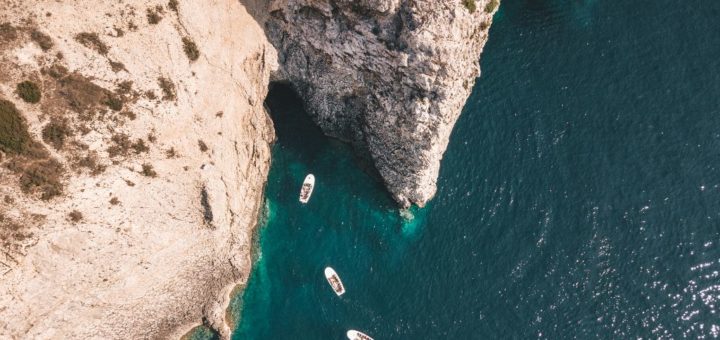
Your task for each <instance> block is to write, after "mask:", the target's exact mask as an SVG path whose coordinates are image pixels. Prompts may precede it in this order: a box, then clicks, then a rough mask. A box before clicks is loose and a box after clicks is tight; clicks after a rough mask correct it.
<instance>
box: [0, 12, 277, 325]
mask: <svg viewBox="0 0 720 340" xmlns="http://www.w3.org/2000/svg"><path fill="white" fill-rule="evenodd" d="M263 37H264V34H263V31H262V29H261V27H260V26H259V25H258V24H257V23H256V21H255V20H254V19H253V18H252V17H251V16H250V15H249V14H248V13H247V12H246V11H245V9H244V8H243V6H242V5H241V4H240V3H239V2H237V1H236V0H211V1H202V2H193V1H180V2H177V1H169V2H168V1H167V0H162V1H160V0H158V1H147V0H124V1H120V2H118V1H99V0H98V1H86V0H63V1H57V0H5V1H2V2H0V338H1V339H156V338H165V337H167V338H179V337H180V335H182V334H183V333H185V332H187V331H188V330H189V329H190V328H191V327H192V326H194V325H196V324H198V323H200V322H201V321H202V320H206V322H207V323H209V324H210V325H211V326H212V327H213V328H215V329H217V330H218V331H220V333H221V335H223V337H224V338H228V335H229V332H230V329H229V328H228V326H227V325H226V323H225V321H224V318H225V307H226V306H227V303H228V300H229V294H230V291H231V290H232V288H233V287H234V286H235V285H236V284H238V283H243V282H244V281H245V280H246V279H247V277H248V275H249V272H250V268H251V256H250V255H251V254H250V252H251V249H252V244H251V240H252V233H253V227H254V226H255V224H256V222H257V216H258V211H259V209H260V207H261V204H260V202H261V201H262V193H263V187H264V183H265V181H266V177H267V172H268V168H269V162H270V147H269V146H270V143H271V142H272V141H273V139H274V133H273V128H272V123H271V121H270V120H269V118H268V116H267V114H266V112H265V111H264V109H263V100H264V98H265V95H266V92H267V86H268V82H269V77H270V72H271V71H272V70H273V69H274V68H276V66H275V65H276V57H275V52H274V48H273V47H272V46H271V45H270V44H269V43H268V42H267V41H266V40H265V39H264V38H263Z"/></svg>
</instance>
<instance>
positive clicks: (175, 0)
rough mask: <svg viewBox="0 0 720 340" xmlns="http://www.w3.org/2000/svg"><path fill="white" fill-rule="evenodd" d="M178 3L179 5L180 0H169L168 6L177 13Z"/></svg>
mask: <svg viewBox="0 0 720 340" xmlns="http://www.w3.org/2000/svg"><path fill="white" fill-rule="evenodd" d="M178 5H179V4H178V0H170V1H169V2H168V8H170V9H171V10H173V11H174V12H175V13H177V11H178Z"/></svg>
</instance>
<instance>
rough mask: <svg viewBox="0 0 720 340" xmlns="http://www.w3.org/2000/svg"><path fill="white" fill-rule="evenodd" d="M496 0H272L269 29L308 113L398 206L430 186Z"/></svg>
mask: <svg viewBox="0 0 720 340" xmlns="http://www.w3.org/2000/svg"><path fill="white" fill-rule="evenodd" d="M497 7H498V2H497V0H477V1H474V0H464V1H460V0H271V1H270V5H269V13H270V14H269V18H268V20H267V23H266V25H265V26H266V34H267V35H268V37H269V39H270V41H271V42H272V43H273V44H274V45H275V47H276V48H277V50H278V54H279V62H280V64H281V69H280V72H279V73H278V74H277V75H276V76H277V79H278V80H286V81H289V82H290V83H291V84H292V85H293V86H294V87H295V89H296V90H297V91H298V92H299V93H300V97H302V98H304V100H305V101H306V107H307V109H308V111H309V112H310V113H311V114H312V116H313V118H314V120H315V121H316V122H317V124H319V125H320V127H322V128H323V130H324V131H325V132H326V133H327V134H329V135H331V136H335V137H338V138H341V139H344V140H348V141H350V142H351V143H352V144H353V145H354V146H355V147H356V149H357V150H359V151H360V153H361V154H364V155H366V156H368V157H370V158H371V159H372V161H373V163H374V164H375V167H376V168H377V170H378V172H379V173H380V175H381V177H382V179H383V180H384V182H385V184H386V186H387V188H388V189H389V191H390V192H391V194H392V195H393V196H394V197H395V199H396V200H397V201H398V202H399V203H400V204H401V205H403V206H408V205H410V204H413V203H414V204H418V205H421V206H422V205H424V204H425V203H426V202H427V201H428V200H429V199H430V198H432V196H433V195H434V194H435V191H436V184H435V182H436V179H437V176H438V171H439V167H440V160H441V158H442V155H443V152H444V151H445V148H446V146H447V144H448V138H449V136H450V132H451V130H452V127H453V125H454V123H455V121H456V120H457V118H458V116H459V114H460V111H461V109H462V106H463V104H464V103H465V101H466V99H467V97H468V96H469V94H470V91H471V89H472V87H473V84H474V81H475V78H476V77H478V76H479V75H480V68H479V65H478V59H479V56H480V53H481V51H482V49H483V46H484V44H485V42H486V41H487V37H488V29H489V27H490V23H491V21H492V16H493V14H494V12H495V11H496V10H497Z"/></svg>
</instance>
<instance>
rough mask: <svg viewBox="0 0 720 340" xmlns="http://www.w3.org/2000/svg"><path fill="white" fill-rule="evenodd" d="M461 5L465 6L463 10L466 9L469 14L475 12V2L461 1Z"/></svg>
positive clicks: (471, 0) (469, 0)
mask: <svg viewBox="0 0 720 340" xmlns="http://www.w3.org/2000/svg"><path fill="white" fill-rule="evenodd" d="M463 5H465V8H467V9H468V11H470V13H475V10H477V5H476V4H475V0H463Z"/></svg>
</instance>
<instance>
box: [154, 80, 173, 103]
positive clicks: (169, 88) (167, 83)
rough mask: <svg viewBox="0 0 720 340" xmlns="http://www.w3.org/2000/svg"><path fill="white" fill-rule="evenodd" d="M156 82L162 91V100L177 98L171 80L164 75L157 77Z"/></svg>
mask: <svg viewBox="0 0 720 340" xmlns="http://www.w3.org/2000/svg"><path fill="white" fill-rule="evenodd" d="M158 84H159V85H160V89H161V90H162V92H163V97H162V99H163V100H175V99H177V93H176V92H175V84H173V82H172V80H170V79H168V78H165V77H160V78H158Z"/></svg>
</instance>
